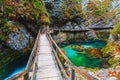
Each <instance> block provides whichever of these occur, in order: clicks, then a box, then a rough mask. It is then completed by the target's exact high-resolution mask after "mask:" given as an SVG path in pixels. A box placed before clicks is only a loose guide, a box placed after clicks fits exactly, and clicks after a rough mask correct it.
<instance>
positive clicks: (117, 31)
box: [111, 23, 120, 35]
mask: <svg viewBox="0 0 120 80" xmlns="http://www.w3.org/2000/svg"><path fill="white" fill-rule="evenodd" d="M111 34H113V35H117V34H120V23H118V24H117V25H116V26H114V28H113V30H112V31H111Z"/></svg>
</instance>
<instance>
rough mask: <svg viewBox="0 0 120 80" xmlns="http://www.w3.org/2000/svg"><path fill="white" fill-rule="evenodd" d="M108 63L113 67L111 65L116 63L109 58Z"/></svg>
mask: <svg viewBox="0 0 120 80" xmlns="http://www.w3.org/2000/svg"><path fill="white" fill-rule="evenodd" d="M108 63H109V64H110V65H113V64H115V63H116V61H115V59H114V58H109V60H108Z"/></svg>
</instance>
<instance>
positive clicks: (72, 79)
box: [47, 33, 98, 80]
mask: <svg viewBox="0 0 120 80" xmlns="http://www.w3.org/2000/svg"><path fill="white" fill-rule="evenodd" d="M47 38H48V40H49V42H50V44H51V48H52V50H53V54H54V56H55V58H56V61H57V63H58V66H59V69H60V71H61V75H62V77H63V79H64V80H80V78H82V79H83V80H98V79H96V78H94V77H93V76H91V75H89V74H88V73H87V72H85V71H82V70H80V69H79V68H78V67H76V66H74V65H73V64H72V63H71V61H70V60H69V59H68V58H67V57H66V55H65V54H64V52H63V51H62V50H61V48H60V47H59V46H58V45H57V44H56V42H55V41H54V40H53V39H52V37H51V35H50V34H49V33H48V34H47Z"/></svg>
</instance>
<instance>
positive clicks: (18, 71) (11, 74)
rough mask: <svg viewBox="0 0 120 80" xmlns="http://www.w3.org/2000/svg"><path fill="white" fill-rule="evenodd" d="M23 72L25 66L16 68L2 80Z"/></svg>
mask: <svg viewBox="0 0 120 80" xmlns="http://www.w3.org/2000/svg"><path fill="white" fill-rule="evenodd" d="M24 70H25V66H23V67H20V68H17V69H15V70H14V71H12V72H11V73H10V74H9V75H8V76H7V77H6V78H5V79H4V80H8V79H9V78H10V77H12V76H15V75H16V74H18V73H20V72H22V71H24Z"/></svg>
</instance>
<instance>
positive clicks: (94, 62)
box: [63, 41, 106, 68]
mask: <svg viewBox="0 0 120 80" xmlns="http://www.w3.org/2000/svg"><path fill="white" fill-rule="evenodd" d="M70 45H72V46H73V45H74V44H70ZM70 45H67V46H64V48H63V50H64V52H65V54H66V56H67V57H68V58H69V59H70V61H71V62H72V63H73V64H74V65H75V66H84V67H90V68H94V67H99V65H100V63H101V60H100V59H99V58H95V57H91V56H89V55H88V54H87V53H86V51H82V52H78V51H76V50H73V49H72V48H70V47H68V46H70ZM75 45H76V44H75ZM78 45H80V46H82V47H84V48H102V47H103V46H105V45H106V43H105V42H102V41H91V42H90V41H88V42H80V44H78Z"/></svg>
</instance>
